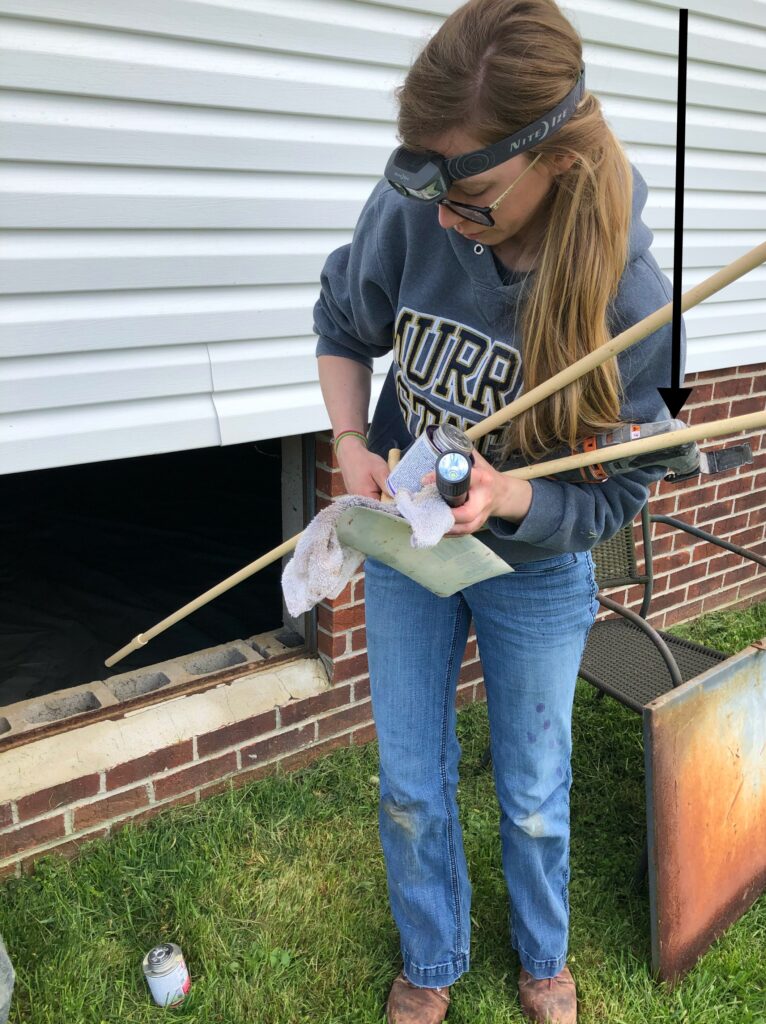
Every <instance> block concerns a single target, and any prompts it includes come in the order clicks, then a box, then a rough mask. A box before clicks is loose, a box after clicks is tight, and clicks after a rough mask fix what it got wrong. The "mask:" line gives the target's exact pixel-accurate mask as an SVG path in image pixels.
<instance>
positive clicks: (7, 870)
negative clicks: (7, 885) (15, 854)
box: [0, 860, 19, 879]
mask: <svg viewBox="0 0 766 1024" xmlns="http://www.w3.org/2000/svg"><path fill="white" fill-rule="evenodd" d="M18 873H19V862H18V861H16V860H14V861H11V863H10V864H4V865H3V866H2V867H0V879H2V878H8V876H9V875H13V876H14V877H17V876H18Z"/></svg>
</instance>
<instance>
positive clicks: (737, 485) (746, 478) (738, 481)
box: [715, 472, 754, 510]
mask: <svg viewBox="0 0 766 1024" xmlns="http://www.w3.org/2000/svg"><path fill="white" fill-rule="evenodd" d="M753 479H754V477H753V476H752V474H749V473H742V472H740V473H738V474H737V475H736V476H734V477H731V478H730V479H728V480H722V481H721V482H720V483H719V484H718V488H717V490H716V495H715V496H716V500H719V499H721V498H732V497H733V498H734V508H735V510H736V508H737V501H738V499H739V497H740V496H741V495H743V494H748V493H749V492H750V491H751V490H752V489H753Z"/></svg>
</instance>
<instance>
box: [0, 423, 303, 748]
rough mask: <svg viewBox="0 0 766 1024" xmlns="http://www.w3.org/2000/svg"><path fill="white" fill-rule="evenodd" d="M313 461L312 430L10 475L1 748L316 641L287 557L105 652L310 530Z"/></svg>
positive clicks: (1, 625) (0, 521)
mask: <svg viewBox="0 0 766 1024" xmlns="http://www.w3.org/2000/svg"><path fill="white" fill-rule="evenodd" d="M312 466H313V439H312V438H311V436H310V435H309V436H307V437H304V438H302V437H290V438H283V439H279V438H277V439H269V440H265V441H258V442H252V443H246V444H239V445H230V446H225V447H220V448H203V449H197V450H193V451H184V452H171V453H166V454H161V455H148V456H141V457H136V458H130V459H120V460H115V461H112V462H98V463H87V464H84V465H79V466H66V467H61V468H55V469H43V470H32V471H28V472H24V473H14V474H8V475H5V476H3V477H2V487H3V496H4V501H3V503H2V510H1V511H0V529H1V530H2V536H3V543H2V553H1V554H0V573H1V574H2V583H3V585H2V591H1V593H0V606H1V607H0V678H1V679H2V680H3V684H2V696H0V748H1V747H2V746H3V745H4V743H8V742H9V741H10V740H12V739H15V738H16V737H18V735H19V734H20V733H24V734H25V735H27V734H29V733H31V732H32V731H37V730H39V729H40V728H45V727H50V726H51V724H52V723H63V722H65V720H67V719H70V718H72V717H73V716H77V720H78V722H79V721H80V719H81V716H82V715H83V714H84V713H94V712H102V711H103V709H107V708H110V707H111V708H112V709H114V707H115V705H119V704H122V703H123V702H126V701H133V703H134V704H135V702H136V699H140V700H141V702H142V703H146V702H147V700H151V701H154V700H162V699H165V696H166V694H167V695H170V692H173V694H175V693H177V692H179V688H180V692H183V686H182V685H181V684H184V683H188V684H189V685H190V686H195V687H196V688H204V685H200V684H204V679H205V677H206V676H208V675H210V676H211V685H213V684H214V683H215V682H217V681H220V679H221V673H222V672H224V673H226V678H227V679H228V678H229V677H232V678H233V677H236V676H237V675H245V674H247V673H248V672H251V671H255V670H257V669H260V668H262V667H264V666H267V665H268V664H269V662H270V661H277V660H283V659H286V658H289V657H298V656H305V655H306V654H311V653H313V650H314V646H315V642H314V639H313V638H314V635H315V622H314V618H313V616H311V615H305V616H302V617H301V618H300V619H298V620H295V619H291V618H290V617H289V615H288V613H287V611H286V609H285V607H284V604H283V600H282V592H281V586H280V579H281V573H282V568H283V563H282V562H280V561H278V562H276V563H274V564H273V565H271V566H268V567H267V568H266V569H264V570H261V572H259V573H257V574H255V575H254V576H252V577H250V578H249V579H247V580H245V581H243V582H242V583H239V584H238V585H237V586H235V587H232V588H231V589H230V590H229V591H227V592H226V593H225V594H223V595H221V596H219V597H218V598H216V599H215V600H213V601H212V602H210V603H208V604H207V605H205V606H203V607H202V608H200V609H198V610H197V611H195V612H193V613H192V614H191V615H190V616H188V617H187V618H185V619H182V620H181V621H180V622H178V623H176V624H175V625H173V626H171V627H170V628H169V629H167V630H166V631H165V632H163V633H160V634H159V635H158V636H157V637H155V638H154V639H153V640H151V641H150V642H149V643H148V644H147V645H146V646H145V647H143V648H139V649H138V650H137V651H134V652H133V653H132V654H130V655H128V656H127V657H126V658H124V659H123V660H122V661H120V662H118V663H117V664H116V665H115V666H114V667H113V668H111V669H110V668H107V667H106V666H105V665H104V660H105V659H106V658H107V657H109V655H111V654H114V653H115V652H116V651H117V650H118V649H119V648H120V647H122V646H124V645H125V644H126V643H128V642H129V641H130V640H131V639H132V638H133V637H134V636H136V635H137V634H139V633H143V632H146V631H147V630H148V629H149V628H150V627H152V626H154V625H155V624H156V623H157V622H159V621H160V620H162V619H164V618H165V617H166V616H168V615H169V614H171V613H172V612H174V611H175V610H176V609H178V608H180V607H181V606H183V605H185V604H186V603H187V602H189V601H190V600H192V599H193V598H195V597H197V596H198V595H199V594H201V593H203V592H204V591H206V590H208V589H209V588H210V587H212V586H214V585H215V584H217V583H219V582H220V581H221V580H223V579H225V578H226V577H228V576H231V575H232V574H233V573H235V572H237V571H238V570H239V569H241V568H242V567H243V566H245V565H247V564H248V563H249V562H252V561H253V560H255V559H256V558H258V557H260V556H261V555H262V554H264V553H265V552H267V551H269V550H271V549H272V548H274V547H276V546H277V545H278V544H280V543H281V542H282V540H283V539H284V538H285V537H289V536H292V535H293V534H295V533H297V532H299V531H300V530H301V529H302V528H303V526H304V525H305V523H306V522H308V520H309V519H310V518H311V515H312V514H313V504H312V502H313V498H312V488H311V487H310V486H308V484H310V483H311V481H313V471H310V472H306V469H307V467H312ZM212 677H214V678H212ZM73 724H74V723H73Z"/></svg>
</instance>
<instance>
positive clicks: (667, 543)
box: [652, 526, 677, 555]
mask: <svg viewBox="0 0 766 1024" xmlns="http://www.w3.org/2000/svg"><path fill="white" fill-rule="evenodd" d="M654 529H655V530H657V529H658V527H655V528H654ZM659 529H661V530H663V531H664V533H661V534H658V533H655V534H654V536H653V538H652V554H654V555H664V554H667V553H668V551H670V550H671V549H672V547H673V537H674V532H677V531H673V530H672V528H671V527H669V526H661V527H659Z"/></svg>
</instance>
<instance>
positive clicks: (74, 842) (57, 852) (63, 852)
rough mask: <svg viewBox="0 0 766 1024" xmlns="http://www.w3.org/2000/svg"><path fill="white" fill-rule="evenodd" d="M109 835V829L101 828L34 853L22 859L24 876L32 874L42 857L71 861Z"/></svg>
mask: <svg viewBox="0 0 766 1024" xmlns="http://www.w3.org/2000/svg"><path fill="white" fill-rule="evenodd" d="M108 835H109V829H108V828H99V829H96V830H95V832H88V834H87V835H84V836H76V837H75V838H74V839H68V840H67V841H66V842H65V843H58V844H57V845H56V846H51V847H50V848H49V849H47V850H36V851H35V852H34V853H32V854H30V855H29V856H27V857H23V858H22V859H21V862H20V863H21V870H22V871H23V872H24V874H26V875H28V874H31V873H32V871H33V869H34V866H35V864H36V862H37V861H39V860H40V858H41V857H50V856H56V857H65V858H66V859H67V860H70V859H71V858H72V857H75V856H76V855H77V854H78V853H79V852H80V850H81V849H82V848H83V846H85V845H86V843H92V842H94V841H95V840H96V839H106V837H107V836H108Z"/></svg>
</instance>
